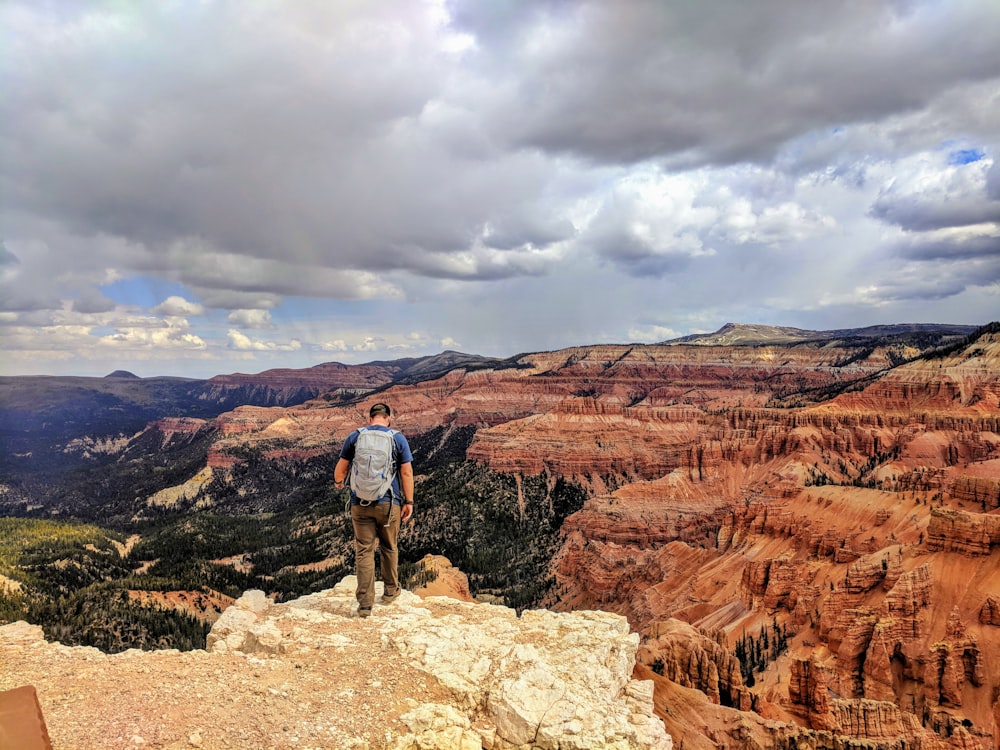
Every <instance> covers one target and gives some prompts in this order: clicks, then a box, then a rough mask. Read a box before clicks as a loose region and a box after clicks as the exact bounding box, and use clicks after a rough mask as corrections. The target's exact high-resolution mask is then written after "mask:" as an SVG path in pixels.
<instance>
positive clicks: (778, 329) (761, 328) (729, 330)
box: [660, 323, 977, 346]
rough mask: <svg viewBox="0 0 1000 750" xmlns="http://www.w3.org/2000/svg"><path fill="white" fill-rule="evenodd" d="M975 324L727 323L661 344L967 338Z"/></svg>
mask: <svg viewBox="0 0 1000 750" xmlns="http://www.w3.org/2000/svg"><path fill="white" fill-rule="evenodd" d="M976 328H977V326H972V325H947V324H941V323H897V324H894V325H877V326H865V327H864V328H836V329H832V330H828V331H811V330H807V329H803V328H791V327H787V326H769V325H762V324H756V323H726V324H725V325H724V326H722V328H720V329H719V330H718V331H715V332H714V333H693V334H691V335H689V336H681V337H679V338H676V339H668V340H666V341H662V342H660V343H661V344H663V345H671V344H696V345H699V346H762V345H772V346H780V345H783V344H800V343H805V342H816V341H831V340H836V339H857V338H883V337H887V336H903V335H906V334H935V335H943V336H955V337H960V336H967V335H969V334H970V333H972V332H974V331H975V330H976Z"/></svg>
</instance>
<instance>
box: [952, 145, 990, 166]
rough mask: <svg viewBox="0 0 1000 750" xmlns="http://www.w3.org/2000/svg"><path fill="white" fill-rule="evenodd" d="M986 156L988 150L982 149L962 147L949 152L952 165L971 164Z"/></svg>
mask: <svg viewBox="0 0 1000 750" xmlns="http://www.w3.org/2000/svg"><path fill="white" fill-rule="evenodd" d="M984 156H986V152H985V151H983V150H982V149H979V148H960V149H958V150H957V151H952V152H951V153H950V154H948V164H950V165H952V166H954V165H957V164H971V163H972V162H974V161H979V160H980V159H982V158H983V157H984Z"/></svg>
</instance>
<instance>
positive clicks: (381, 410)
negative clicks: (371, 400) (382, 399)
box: [368, 403, 392, 419]
mask: <svg viewBox="0 0 1000 750" xmlns="http://www.w3.org/2000/svg"><path fill="white" fill-rule="evenodd" d="M376 414H385V415H386V416H387V417H391V416H392V410H391V409H390V408H389V405H388V404H383V403H378V404H372V408H371V409H369V410H368V418H369V419H371V418H372V417H374V416H375V415H376Z"/></svg>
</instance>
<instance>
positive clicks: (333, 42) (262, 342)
mask: <svg viewBox="0 0 1000 750" xmlns="http://www.w3.org/2000/svg"><path fill="white" fill-rule="evenodd" d="M0 25H2V26H3V28H4V29H5V32H6V33H5V41H6V42H8V45H7V46H8V47H9V49H6V50H5V51H6V52H7V53H8V55H9V57H10V58H11V59H12V60H17V61H18V62H17V65H8V66H3V67H2V68H0V88H2V90H3V91H4V96H3V97H0V149H2V151H3V153H4V156H5V158H4V159H3V160H2V162H0V189H2V191H3V195H4V200H3V201H2V203H0V226H3V228H4V229H3V231H4V236H3V238H2V241H3V242H2V244H0V324H2V325H3V326H4V329H5V333H6V332H7V331H8V330H17V331H19V333H18V337H17V338H16V339H14V340H13V341H14V342H15V345H17V346H23V347H25V348H21V349H19V351H22V352H25V353H26V352H28V351H29V350H30V351H32V352H38V354H37V356H38V357H44V356H50V354H51V356H53V357H55V356H63V354H53V353H52V352H57V351H58V352H63V353H67V352H68V353H70V354H71V357H70V359H71V361H70V363H69V364H67V365H66V367H67V368H68V367H70V366H71V364H72V359H73V358H75V360H76V361H82V360H85V358H86V357H87V356H96V355H95V354H94V352H99V351H101V349H102V347H105V346H110V345H112V343H113V342H112V341H111V340H109V339H108V336H109V335H110V334H109V332H118V333H121V335H120V336H119V338H118V339H116V340H115V341H117V343H114V344H113V345H115V346H120V347H122V351H125V350H126V349H125V347H126V346H132V347H133V349H132V350H131V351H134V352H136V356H145V357H153V356H159V355H157V354H155V353H154V352H152V350H150V349H149V347H150V346H151V339H150V338H149V337H146V338H144V337H143V336H141V335H139V333H138V332H139V331H146V332H147V333H149V334H150V336H151V335H152V333H153V332H154V331H159V332H160V333H161V334H163V335H166V340H165V342H164V347H165V348H164V353H163V356H164V357H165V358H166V357H168V356H173V355H170V354H169V352H170V351H173V352H175V353H176V357H177V361H178V362H179V363H180V364H179V365H178V366H179V367H185V363H186V361H187V360H196V365H195V366H199V367H216V366H219V365H220V363H221V362H222V361H225V360H230V361H233V362H235V361H240V362H246V361H251V362H257V363H259V364H261V366H262V369H263V366H265V365H268V364H279V363H280V364H282V365H286V366H287V365H288V364H289V363H291V362H292V361H298V362H301V363H302V364H304V365H309V364H312V363H313V362H312V361H311V360H310V357H316V356H322V354H323V352H330V351H333V352H338V353H341V354H343V356H344V358H345V359H347V360H350V361H358V360H361V359H363V358H366V357H368V358H374V357H378V356H384V355H385V354H386V353H390V352H401V351H405V352H408V353H413V354H427V353H434V352H435V348H436V347H438V346H446V344H445V343H443V342H445V341H448V340H450V341H452V342H456V341H461V342H462V345H463V346H464V347H468V348H469V349H470V350H471V351H475V352H477V353H486V354H496V355H509V354H510V353H511V352H512V351H529V350H532V349H535V348H556V347H558V346H561V345H564V344H565V343H568V342H572V343H574V344H581V343H589V342H592V341H622V340H625V339H627V338H634V339H636V340H650V337H653V339H656V340H662V339H661V338H660V337H661V331H669V332H670V333H676V334H678V335H683V334H684V333H689V332H691V331H693V330H694V329H699V330H713V329H715V328H717V327H718V326H719V325H721V324H722V323H724V322H728V321H731V320H742V319H745V316H756V317H757V318H758V319H759V322H774V323H778V324H786V325H799V326H800V327H801V326H804V325H806V324H807V323H815V324H817V325H820V326H821V327H827V328H835V327H843V324H844V321H848V320H850V321H855V320H857V321H861V322H864V323H867V322H882V321H872V320H870V319H867V318H866V316H870V315H873V314H878V315H884V316H885V318H886V319H887V320H886V321H885V322H897V320H898V319H902V317H900V316H905V315H913V314H916V315H919V316H920V317H921V318H926V316H931V317H934V316H941V318H942V319H946V318H947V319H951V320H959V319H964V320H972V321H974V322H976V321H979V320H980V319H981V318H983V317H984V316H987V315H991V314H992V315H995V313H992V312H991V310H992V307H993V306H995V301H996V299H995V296H993V292H992V290H993V286H992V284H993V283H994V282H993V280H994V279H995V264H996V254H995V244H994V240H995V238H996V236H997V234H998V231H997V226H998V223H1000V214H998V206H1000V167H998V161H997V154H998V153H1000V136H998V135H997V134H998V133H1000V97H997V95H996V92H997V91H998V90H1000V5H998V4H997V3H995V2H991V0H954V2H947V3H943V2H937V1H936V0H905V1H903V2H900V1H899V0H874V1H873V2H866V3H850V2H847V1H846V0H833V1H832V2H828V3H802V2H795V1H794V0H762V2H758V3H752V4H751V3H744V2H737V1H736V0H720V2H715V3H680V2H654V1H653V0H623V2H621V3H605V2H598V1H597V0H581V1H580V2H573V3H566V2H562V0H540V1H537V2H536V1H535V0H532V1H531V2H528V1H527V0H513V1H512V2H505V3H502V4H501V3H482V2H475V1H470V0H448V1H447V2H438V0H426V2H424V1H418V2H411V1H410V0H386V2H382V3H347V4H345V3H326V2H319V1H318V0H303V1H302V2H296V3H294V4H292V5H290V6H286V5H279V4H273V3H171V2H161V1H160V0H150V2H144V3H138V4H131V5H128V6H127V7H125V6H123V5H120V4H106V3H103V4H102V3H96V4H95V3H90V4H87V3H38V2H32V1H31V0H11V1H10V2H6V3H0ZM977 274H978V277H977ZM195 300H196V301H195ZM910 300H913V301H914V302H913V305H912V306H910V305H908V304H907V303H908V301H910ZM917 300H920V301H922V302H923V303H924V304H923V306H918V304H917V302H916V301H917ZM653 307H655V308H656V311H655V312H656V314H655V315H653V314H651V312H650V308H653ZM753 322H757V321H753ZM171 324H173V325H174V328H172V329H171V328H170V325H171ZM54 326H64V327H67V328H65V331H64V333H61V334H60V335H59V336H57V337H56V339H55V340H57V341H66V342H68V341H75V342H76V344H75V345H71V344H67V347H68V348H67V349H65V350H58V349H49V348H48V347H47V345H46V344H45V343H44V337H45V335H46V334H51V333H52V331H53V327H54ZM32 331H34V333H32ZM253 331H257V332H260V331H266V332H267V337H266V338H263V337H261V338H256V337H253V336H250V335H249V333H250V332H253ZM412 331H419V332H420V335H419V337H418V338H411V337H409V335H408V333H407V332H412ZM66 332H71V333H66ZM167 332H170V333H169V334H168V333H167ZM234 332H235V333H236V335H235V336H234ZM186 337H192V338H186ZM663 337H664V338H668V337H670V336H666V335H664V336H663ZM129 342H131V343H129ZM293 342H298V348H293V347H295V343H293ZM4 344H5V347H6V346H7V339H6V338H5V341H4ZM72 346H77V347H78V348H77V349H76V350H73V349H72V348H71V347H72ZM74 351H75V353H73V352H74ZM44 352H49V353H50V354H44ZM27 356H28V354H27V353H26V354H25V357H27ZM31 356H36V355H31ZM212 357H218V358H219V359H217V360H211V359H210V358H212ZM223 358H225V359H223ZM84 364H86V362H84ZM4 366H5V367H8V368H16V367H19V366H20V365H19V364H18V363H13V364H5V365H4ZM117 366H118V365H117V364H116V367H117ZM111 369H114V368H111ZM185 372H187V370H186V369H185ZM204 374H206V375H210V374H213V373H212V372H205V373H204Z"/></svg>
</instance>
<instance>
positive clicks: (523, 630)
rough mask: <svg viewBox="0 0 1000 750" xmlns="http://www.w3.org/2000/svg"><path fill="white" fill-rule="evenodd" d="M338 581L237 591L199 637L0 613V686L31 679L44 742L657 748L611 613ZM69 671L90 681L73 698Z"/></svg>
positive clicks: (647, 687) (659, 726) (630, 654)
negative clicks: (52, 623)
mask: <svg viewBox="0 0 1000 750" xmlns="http://www.w3.org/2000/svg"><path fill="white" fill-rule="evenodd" d="M378 588H379V589H380V588H381V584H379V586H378ZM354 592H355V580H354V578H353V577H349V578H346V579H344V580H343V581H342V582H341V583H340V584H339V585H338V586H336V587H334V588H333V589H331V590H327V591H322V592H319V593H316V594H311V595H308V596H305V597H302V598H300V599H296V600H293V601H289V602H286V603H283V604H275V603H274V602H272V601H271V600H270V599H268V598H267V597H266V596H265V595H264V594H263V593H262V592H260V591H250V592H247V593H245V594H244V595H243V596H242V597H241V598H240V599H238V600H237V601H236V603H235V604H234V605H233V606H231V607H230V608H228V609H227V610H226V611H225V612H224V613H223V614H222V616H221V617H220V618H219V620H218V621H217V622H216V623H215V625H214V626H213V628H212V631H211V633H210V636H209V646H208V649H207V651H200V652H183V653H182V652H177V651H172V652H162V651H161V652H139V651H128V652H125V653H123V654H117V655H107V654H102V653H100V652H99V651H97V650H96V649H93V648H69V647H65V646H61V645H59V644H47V643H45V642H44V641H43V640H42V632H41V628H36V627H34V626H29V625H27V624H25V623H17V624H14V625H8V626H4V627H0V660H2V661H3V663H4V665H5V666H7V665H8V664H9V665H11V667H12V669H13V670H14V671H13V672H8V671H7V670H5V671H4V672H3V673H0V690H2V689H5V688H7V687H8V683H9V682H10V680H11V677H12V676H13V675H17V679H24V680H31V681H33V682H36V683H38V684H39V685H40V689H39V695H40V696H41V700H42V705H43V708H45V709H46V720H47V722H48V726H49V729H50V732H51V734H52V738H53V742H54V743H55V744H56V745H57V746H61V747H111V746H114V747H130V748H134V747H150V748H154V747H182V746H183V747H229V746H232V747H275V748H286V749H288V748H293V747H299V746H309V747H345V748H346V747H375V746H377V747H384V748H387V749H391V750H425V749H427V748H442V749H443V748H449V749H452V748H453V749H454V750H481V748H491V749H492V750H533V749H535V748H537V749H538V750H554V749H556V748H568V749H571V750H572V749H576V750H585V749H588V748H620V750H629V749H630V748H634V749H635V750H640V749H641V750H670V748H671V747H672V742H671V739H670V737H669V736H668V735H667V734H666V732H665V731H664V727H663V723H662V721H661V720H660V719H659V718H657V717H656V716H655V715H654V713H653V683H652V682H651V681H648V680H646V681H642V680H635V679H633V678H632V671H633V668H634V665H635V655H636V650H637V647H638V642H639V637H638V636H637V635H635V634H632V633H630V632H629V628H628V623H627V622H625V620H624V619H623V618H621V617H618V616H615V615H610V614H607V613H603V612H576V613H572V614H557V613H553V612H548V611H545V610H534V611H526V612H524V613H522V614H521V615H520V616H518V615H517V614H516V613H515V612H514V611H513V610H510V609H507V608H505V607H498V606H493V605H488V604H473V603H466V602H459V601H456V600H454V599H450V598H445V597H430V598H428V599H425V600H422V599H420V598H419V597H417V596H416V595H414V594H412V593H410V592H408V591H404V592H403V594H402V596H401V597H400V598H399V599H398V600H396V602H394V603H393V604H391V605H387V606H382V605H379V606H377V607H376V611H375V612H374V613H373V615H372V616H371V617H370V618H368V619H367V620H359V619H358V618H357V616H356V614H355V613H356V608H357V603H356V601H355V598H354ZM379 593H381V592H379ZM81 674H83V675H85V678H86V680H87V681H88V682H90V683H91V684H89V689H90V690H91V691H98V692H99V693H100V696H99V697H97V698H92V699H89V700H84V701H78V698H79V695H78V694H77V692H76V691H78V690H79V687H77V686H76V684H75V680H76V675H81ZM32 675H34V677H32ZM66 683H71V684H70V686H69V688H68V689H69V690H70V691H71V693H70V697H69V698H68V699H59V698H58V697H57V696H58V691H61V690H64V689H67V688H66V687H64V686H65V684H66ZM105 694H110V695H113V696H116V695H119V694H120V695H121V696H122V698H120V699H113V700H112V701H106V700H104V696H105ZM49 709H51V710H49ZM64 709H65V710H64ZM178 735H179V736H178Z"/></svg>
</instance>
